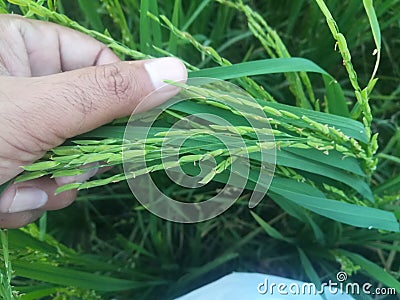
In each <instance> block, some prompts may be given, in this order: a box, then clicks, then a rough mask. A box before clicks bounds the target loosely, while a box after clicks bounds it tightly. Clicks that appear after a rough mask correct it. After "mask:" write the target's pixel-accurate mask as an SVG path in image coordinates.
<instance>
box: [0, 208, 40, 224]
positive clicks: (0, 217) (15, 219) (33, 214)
mask: <svg viewBox="0 0 400 300" xmlns="http://www.w3.org/2000/svg"><path fill="white" fill-rule="evenodd" d="M42 214H43V211H42V210H39V209H36V210H31V211H24V212H18V213H5V214H4V213H0V228H20V227H23V226H25V225H26V224H29V223H32V222H34V221H36V220H37V219H38V218H39V217H40V216H41V215H42Z"/></svg>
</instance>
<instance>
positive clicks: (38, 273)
mask: <svg viewBox="0 0 400 300" xmlns="http://www.w3.org/2000/svg"><path fill="white" fill-rule="evenodd" d="M13 267H14V271H15V275H16V276H21V277H27V278H31V279H35V280H40V281H43V282H49V283H53V284H58V285H62V286H74V287H78V288H83V289H93V290H97V291H109V292H113V291H124V290H130V289H136V288H140V287H144V286H149V285H157V284H158V283H157V282H152V283H140V282H137V281H131V280H125V279H118V278H113V277H108V276H104V275H98V274H95V273H89V272H83V271H79V270H74V269H72V268H66V267H58V266H53V265H49V264H45V263H39V262H27V261H21V260H14V261H13Z"/></svg>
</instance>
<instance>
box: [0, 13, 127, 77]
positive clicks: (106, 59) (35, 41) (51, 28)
mask: <svg viewBox="0 0 400 300" xmlns="http://www.w3.org/2000/svg"><path fill="white" fill-rule="evenodd" d="M5 17H6V18H10V21H11V22H16V24H17V29H18V31H19V33H20V34H21V37H22V39H23V41H24V45H25V48H26V53H27V59H28V62H29V65H30V70H31V76H44V75H50V74H55V73H59V72H63V71H70V70H75V69H80V68H85V67H89V66H96V65H103V64H109V63H114V62H117V61H119V58H118V57H117V56H116V55H115V54H114V53H113V52H112V51H111V50H110V49H109V48H107V46H106V45H104V44H103V43H101V42H99V41H97V40H95V39H94V38H92V37H90V36H88V35H85V34H83V33H80V32H78V31H75V30H72V29H69V28H67V27H63V26H60V25H56V24H53V23H49V22H43V21H38V20H30V19H25V18H22V17H19V16H11V15H8V16H5Z"/></svg>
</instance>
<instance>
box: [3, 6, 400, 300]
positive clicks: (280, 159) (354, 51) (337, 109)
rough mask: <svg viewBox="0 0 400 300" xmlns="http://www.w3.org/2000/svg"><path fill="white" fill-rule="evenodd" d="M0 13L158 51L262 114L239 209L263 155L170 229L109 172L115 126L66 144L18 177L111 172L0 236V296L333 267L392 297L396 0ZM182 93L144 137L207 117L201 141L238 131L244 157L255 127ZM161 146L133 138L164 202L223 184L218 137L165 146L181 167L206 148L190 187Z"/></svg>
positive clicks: (317, 272)
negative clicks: (210, 167)
mask: <svg viewBox="0 0 400 300" xmlns="http://www.w3.org/2000/svg"><path fill="white" fill-rule="evenodd" d="M373 4H375V5H374V6H375V7H373ZM0 10H2V12H3V13H6V12H16V13H21V14H24V15H26V16H27V17H32V18H38V19H42V20H49V21H52V22H56V23H59V24H62V25H65V26H69V27H71V28H74V29H76V30H79V31H82V32H85V33H87V34H89V35H91V36H93V37H95V38H97V39H98V40H100V41H102V42H104V43H106V44H107V45H109V47H110V48H112V49H113V50H114V51H115V52H116V53H117V54H118V55H119V56H120V57H121V58H122V59H143V58H147V57H159V56H170V55H172V56H177V57H179V58H181V59H182V60H184V61H185V62H186V64H187V67H188V69H189V70H190V77H213V78H219V79H224V80H231V81H232V82H233V83H235V84H237V85H239V86H241V87H242V88H243V89H244V90H246V91H247V92H248V93H249V94H251V95H252V96H253V97H254V98H255V99H256V100H255V101H257V103H258V104H260V106H261V107H262V108H263V111H264V113H265V114H266V116H267V117H268V118H269V120H270V121H269V123H270V124H271V126H272V128H273V129H274V135H275V141H276V145H277V147H276V163H277V166H276V170H275V175H274V178H273V181H272V183H271V186H270V189H269V191H268V194H267V196H266V197H265V199H264V200H263V201H262V202H261V203H260V204H259V205H258V206H257V207H255V208H254V209H252V210H250V209H249V208H248V206H247V202H248V199H249V196H250V194H251V190H252V189H255V188H256V181H257V178H258V175H259V174H260V173H261V172H262V163H263V162H262V160H261V161H260V158H259V157H257V156H251V159H250V161H249V164H250V165H251V172H250V175H249V178H248V180H247V183H246V188H247V192H244V193H243V194H242V195H241V197H240V199H239V200H238V201H237V202H236V203H235V204H234V205H233V206H232V207H231V208H230V209H229V210H228V211H226V212H225V213H223V214H222V215H220V216H218V217H217V218H214V219H212V220H209V221H205V222H201V223H196V224H179V223H174V222H169V221H165V220H163V219H161V218H158V217H157V216H154V215H153V214H151V213H150V212H148V211H147V210H146V209H144V207H143V206H142V205H141V204H140V203H139V202H137V201H135V200H134V199H132V194H131V192H130V190H129V188H128V186H127V184H126V182H125V181H124V178H125V175H124V174H123V170H122V167H121V164H122V148H121V143H122V135H121V132H123V128H124V126H125V122H126V120H117V121H115V122H113V123H112V124H110V125H108V126H105V127H102V128H100V129H97V130H95V131H93V132H90V133H87V134H85V135H83V136H81V137H77V138H76V139H73V140H71V141H68V142H67V143H66V144H65V145H63V146H60V147H58V148H56V149H54V150H53V151H51V152H49V154H48V155H46V156H45V157H43V159H42V160H41V161H40V162H38V163H36V164H33V165H31V166H27V167H26V172H25V173H24V174H23V175H22V176H20V177H19V178H17V180H26V179H30V178H36V177H40V176H45V175H53V176H63V175H70V174H75V173H76V172H80V170H79V169H78V168H79V167H81V166H82V165H84V164H87V163H89V162H94V161H100V162H102V163H103V164H104V165H112V166H114V168H113V169H112V170H111V171H110V172H107V173H104V174H101V175H99V176H98V177H97V178H95V179H94V180H91V181H89V182H87V183H84V184H72V185H67V186H63V187H61V188H60V191H62V190H65V189H69V188H79V189H80V190H81V192H80V194H79V197H78V199H77V201H76V203H75V204H74V205H72V206H71V207H69V208H67V209H64V210H61V211H57V212H49V213H47V214H46V215H44V216H43V217H42V218H41V219H40V220H39V221H38V222H37V224H31V225H28V226H26V227H25V228H23V229H20V230H8V231H5V230H4V231H2V232H1V241H2V249H3V251H2V254H1V256H0V257H1V258H2V261H3V263H4V266H5V267H4V268H2V273H1V277H0V278H1V288H0V289H1V290H0V291H1V292H0V294H1V295H2V296H3V297H4V298H5V299H12V297H15V298H18V297H19V296H21V295H22V298H23V299H36V298H40V297H50V298H52V297H57V299H103V298H110V297H114V298H116V299H132V298H136V299H159V298H160V297H161V298H166V299H170V298H173V297H176V296H179V295H182V294H183V293H185V292H187V291H189V290H192V289H193V288H196V287H199V286H201V285H203V284H204V283H208V282H210V281H212V280H214V279H216V278H219V277H220V276H222V275H225V274H228V273H230V272H232V271H252V272H263V273H269V274H275V275H280V276H285V277H291V278H294V279H299V280H304V281H312V282H315V283H316V284H320V283H321V282H323V281H326V280H328V279H332V280H334V281H335V280H336V274H337V272H338V271H340V270H342V271H345V272H346V273H347V274H348V275H349V281H353V282H371V283H373V284H374V286H386V287H394V288H396V290H397V291H398V292H400V282H399V278H400V273H399V267H400V259H399V255H398V252H399V251H400V244H399V240H400V235H399V226H398V218H399V217H400V211H399V209H398V208H397V203H398V201H399V200H400V188H399V186H400V174H399V168H400V166H399V164H400V160H399V158H398V157H399V154H400V131H399V117H400V112H399V107H400V105H399V104H400V102H399V100H398V97H399V95H398V94H399V92H400V90H399V88H398V86H399V85H398V84H399V78H400V70H399V67H398V64H397V62H398V61H399V60H400V53H399V52H398V51H396V50H397V47H398V44H399V41H400V39H399V37H398V34H397V33H398V30H399V24H398V19H399V17H400V1H398V0H382V1H379V4H378V2H377V3H372V0H364V1H338V0H330V1H326V3H325V2H324V1H323V0H315V1H313V0H296V1H292V0H281V1H273V0H269V1H256V0H254V1H239V0H238V1H234V0H232V1H229V0H215V1H211V0H205V1H181V0H169V1H156V0H142V1H138V0H120V1H118V0H102V1H86V0H78V1H66V0H64V1H60V0H58V1H50V0H49V1H43V0H42V1H33V0H9V1H2V0H0ZM299 58H301V59H299ZM271 59H274V60H271ZM377 79H378V80H377ZM183 88H184V89H187V93H188V94H189V95H190V96H191V97H192V98H193V99H192V100H190V101H187V103H185V104H181V105H179V106H176V107H172V108H171V109H170V110H168V112H167V113H165V114H164V115H162V117H161V118H162V120H161V121H162V122H160V124H161V125H159V126H158V127H157V126H155V128H154V131H152V134H153V135H154V136H158V137H160V136H161V137H162V139H161V140H162V141H163V142H165V141H169V140H171V141H172V140H173V136H172V137H171V136H168V135H163V134H162V133H163V131H164V130H165V127H166V126H167V125H169V126H171V125H172V124H174V122H176V120H178V119H180V118H183V117H184V116H187V115H191V114H194V113H195V112H199V111H200V112H211V113H214V114H216V115H220V116H224V118H226V119H227V120H229V121H230V122H231V124H232V128H231V130H227V128H223V126H222V125H223V124H218V123H216V124H215V125H217V126H213V127H210V128H208V129H207V130H208V131H207V132H206V133H204V136H201V135H200V137H199V136H197V137H198V138H199V139H200V141H201V138H204V139H205V138H206V136H208V135H213V134H217V133H218V134H221V132H222V134H226V135H230V134H232V133H236V134H237V132H239V135H240V137H241V138H243V139H244V140H245V141H246V149H247V151H249V152H251V151H252V150H250V149H254V147H255V146H257V140H256V139H255V138H254V132H256V131H254V130H250V129H249V128H247V127H246V126H244V125H246V124H245V123H243V120H242V119H241V117H240V116H239V115H238V114H237V113H236V112H235V111H234V110H232V109H230V108H229V107H228V106H226V107H224V106H222V105H221V103H219V102H218V95H215V94H212V92H214V93H215V92H216V93H220V96H221V97H222V98H224V101H227V103H230V102H229V101H230V99H229V97H224V94H223V92H222V91H218V90H216V91H213V90H211V89H208V88H207V87H204V88H200V89H198V90H191V89H190V87H183ZM201 97H208V98H209V99H208V101H203V99H202V98H201ZM218 125H220V126H218ZM235 128H236V130H238V131H235V130H234V129H235ZM239 129H240V130H239ZM193 130H196V129H195V128H193ZM174 136H175V137H176V134H175V135H174ZM203 141H205V140H203ZM207 141H208V140H207ZM160 143H161V141H160V139H151V140H150V141H148V142H146V144H145V146H146V147H149V149H152V150H153V151H150V152H149V156H146V159H148V161H149V163H151V164H152V166H154V168H153V171H152V174H151V175H152V176H155V177H157V179H158V180H157V185H158V186H159V187H160V189H161V190H163V191H164V192H165V193H166V194H168V195H170V196H171V197H175V198H177V199H180V200H184V199H190V201H192V200H195V201H203V200H207V199H208V198H210V197H211V196H212V195H214V194H215V193H216V192H217V191H218V190H219V189H221V187H222V186H223V184H224V182H226V177H225V176H224V174H226V173H227V172H229V171H230V163H226V162H227V161H228V160H229V153H225V152H224V150H225V148H224V147H223V145H220V144H218V142H214V143H208V144H207V145H211V146H209V147H206V146H204V147H193V145H191V144H190V143H188V144H186V145H183V149H180V151H181V153H182V157H186V158H185V159H182V160H180V164H181V165H182V166H183V167H184V166H185V165H186V167H187V166H188V165H189V164H191V165H193V163H194V162H196V161H199V160H201V158H203V157H204V156H205V155H207V154H210V153H219V154H218V155H215V157H216V161H217V162H218V163H219V166H220V168H219V169H218V172H215V173H214V174H212V175H213V176H208V178H207V180H206V181H207V182H208V181H210V182H209V183H208V184H207V185H206V186H204V187H203V188H200V189H197V190H192V189H183V188H182V187H180V186H179V185H173V184H171V182H170V181H169V180H167V179H166V176H163V175H164V174H165V170H163V169H165V168H167V167H166V166H164V165H162V164H161V163H160V161H159V157H158V156H157V151H156V150H157V149H159V148H160V147H161V146H160V145H161V144H160ZM203 144H206V143H203ZM252 147H253V148H252ZM146 149H147V148H146ZM213 151H216V152H213ZM152 155H153V156H152ZM228 162H229V161H228ZM159 166H161V167H159ZM188 169H190V168H188ZM189 171H190V170H189ZM74 172H75V173H74ZM193 172H194V171H193ZM189 173H190V172H189ZM362 297H363V298H360V296H355V298H360V299H368V297H366V296H365V295H363V296H362ZM389 297H393V296H388V299H389ZM379 299H383V298H379Z"/></svg>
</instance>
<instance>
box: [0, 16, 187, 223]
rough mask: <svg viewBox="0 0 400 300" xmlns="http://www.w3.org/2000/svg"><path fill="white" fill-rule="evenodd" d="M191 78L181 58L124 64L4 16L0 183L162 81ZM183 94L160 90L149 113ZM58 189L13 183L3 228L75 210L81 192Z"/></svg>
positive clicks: (100, 49) (74, 35) (61, 33)
mask: <svg viewBox="0 0 400 300" xmlns="http://www.w3.org/2000/svg"><path fill="white" fill-rule="evenodd" d="M186 78H187V72H186V69H185V66H184V65H183V64H182V63H181V62H180V61H179V60H177V59H174V58H163V59H153V60H146V61H134V62H132V61H131V62H121V61H120V60H119V59H118V57H117V56H116V55H115V54H114V53H113V52H112V51H111V50H110V49H108V48H107V47H106V46H105V45H103V44H102V43H100V42H98V41H96V40H94V39H92V38H91V37H89V36H86V35H84V34H82V33H79V32H76V31H74V30H71V29H68V28H64V27H62V26H58V25H55V24H52V23H47V22H41V21H36V20H29V19H25V18H22V17H20V16H15V15H0V185H1V184H3V183H5V182H7V181H9V180H10V179H12V178H13V177H15V176H16V175H18V174H19V173H21V172H22V168H21V166H23V165H28V164H30V163H32V162H34V161H35V160H37V159H39V158H40V157H42V156H43V155H44V154H45V153H46V151H47V150H49V149H51V148H54V147H56V146H58V145H60V144H62V143H63V142H64V141H65V140H66V139H68V138H71V137H73V136H76V135H78V134H81V133H84V132H87V131H90V130H92V129H94V128H96V127H99V126H101V125H103V124H105V123H108V122H110V121H112V120H113V119H115V118H118V117H123V116H126V115H129V114H130V113H131V112H132V111H133V110H134V108H135V107H136V105H137V104H138V103H139V102H140V101H141V100H142V99H143V98H144V96H146V95H147V94H149V93H150V92H152V91H153V90H155V89H156V88H158V87H160V86H162V85H164V83H163V80H166V79H168V80H174V81H178V80H186ZM178 91H179V90H178V88H176V87H173V86H169V87H167V88H163V89H162V91H159V92H156V93H155V94H154V96H153V97H151V98H150V102H149V103H146V104H145V107H146V108H151V107H154V106H156V105H158V104H161V103H162V102H164V101H165V100H167V99H169V98H171V97H172V96H174V95H175V94H177V93H178ZM92 175H93V172H89V173H87V174H86V175H84V176H82V175H80V178H79V180H80V181H84V180H87V179H89V177H90V176H92ZM61 181H62V180H61ZM59 182H60V181H59ZM57 187H58V184H57V182H56V181H55V180H54V179H51V178H49V177H43V178H39V179H35V180H31V181H26V182H21V183H13V184H11V185H9V186H8V187H7V189H6V190H5V191H4V192H3V193H2V194H1V195H0V227H3V228H14V227H21V226H23V225H25V224H27V223H30V222H32V221H34V220H35V219H37V218H38V217H39V216H40V215H41V214H42V213H43V211H45V210H54V209H61V208H63V207H65V206H68V205H69V204H71V203H72V202H73V201H74V199H75V197H76V191H75V190H73V191H66V192H63V193H60V194H58V195H57V196H55V195H54V191H55V190H56V189H57Z"/></svg>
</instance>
